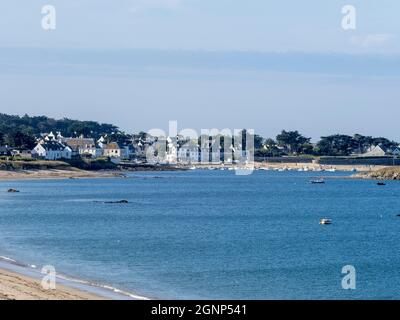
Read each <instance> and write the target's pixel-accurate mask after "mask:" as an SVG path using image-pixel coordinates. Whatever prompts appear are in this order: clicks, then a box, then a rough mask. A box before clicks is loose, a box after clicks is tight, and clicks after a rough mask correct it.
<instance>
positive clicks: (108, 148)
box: [103, 142, 124, 158]
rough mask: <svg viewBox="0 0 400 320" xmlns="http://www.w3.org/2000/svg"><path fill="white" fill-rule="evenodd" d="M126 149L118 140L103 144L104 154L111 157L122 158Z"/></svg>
mask: <svg viewBox="0 0 400 320" xmlns="http://www.w3.org/2000/svg"><path fill="white" fill-rule="evenodd" d="M123 152H124V150H123V149H121V147H120V146H119V145H118V143H116V142H111V143H107V144H103V155H104V156H106V157H110V158H121V157H122V156H123Z"/></svg>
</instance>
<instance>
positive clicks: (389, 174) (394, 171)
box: [352, 167, 400, 180]
mask: <svg viewBox="0 0 400 320" xmlns="http://www.w3.org/2000/svg"><path fill="white" fill-rule="evenodd" d="M352 177H353V178H359V179H375V180H400V167H387V168H383V169H379V170H376V171H371V172H362V173H357V174H354V175H353V176H352Z"/></svg>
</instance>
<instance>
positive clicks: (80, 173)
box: [0, 169, 125, 181]
mask: <svg viewBox="0 0 400 320" xmlns="http://www.w3.org/2000/svg"><path fill="white" fill-rule="evenodd" d="M124 176H125V175H124V174H123V173H121V172H113V171H85V170H80V169H68V170H61V169H40V170H13V171H11V170H0V181H7V180H36V179H37V180H41V179H84V178H122V177H124Z"/></svg>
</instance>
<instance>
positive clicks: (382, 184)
mask: <svg viewBox="0 0 400 320" xmlns="http://www.w3.org/2000/svg"><path fill="white" fill-rule="evenodd" d="M377 185H378V186H386V183H384V182H378V183H377Z"/></svg>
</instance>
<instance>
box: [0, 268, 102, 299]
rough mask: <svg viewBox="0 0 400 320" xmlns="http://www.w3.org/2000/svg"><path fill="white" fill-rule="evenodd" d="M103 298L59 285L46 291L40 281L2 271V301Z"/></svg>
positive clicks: (0, 290) (0, 282) (0, 297)
mask: <svg viewBox="0 0 400 320" xmlns="http://www.w3.org/2000/svg"><path fill="white" fill-rule="evenodd" d="M104 299H106V298H103V297H101V296H98V295H95V294H92V293H89V292H85V291H81V290H78V289H74V288H69V287H66V286H64V285H57V287H56V289H54V290H45V289H44V288H43V287H42V286H41V283H40V280H37V279H34V278H31V277H28V276H25V275H22V274H18V273H15V272H11V271H8V270H6V269H0V300H104Z"/></svg>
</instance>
